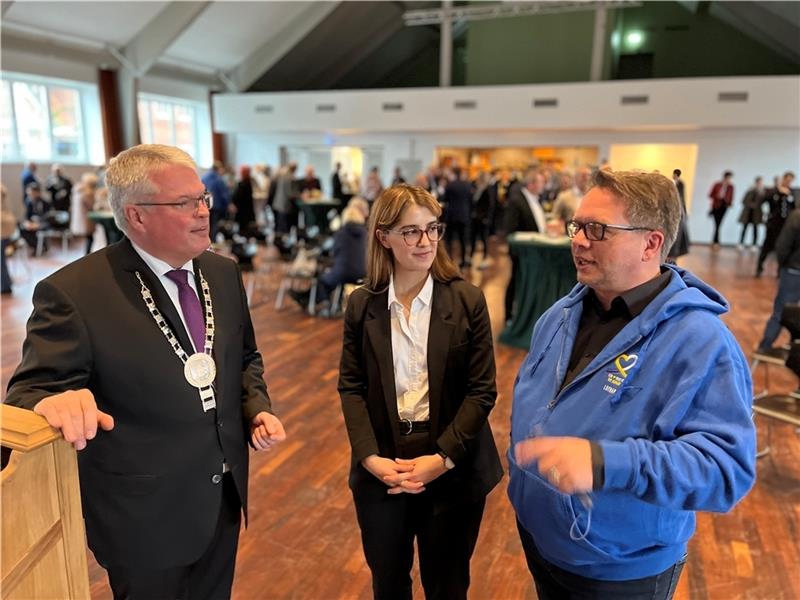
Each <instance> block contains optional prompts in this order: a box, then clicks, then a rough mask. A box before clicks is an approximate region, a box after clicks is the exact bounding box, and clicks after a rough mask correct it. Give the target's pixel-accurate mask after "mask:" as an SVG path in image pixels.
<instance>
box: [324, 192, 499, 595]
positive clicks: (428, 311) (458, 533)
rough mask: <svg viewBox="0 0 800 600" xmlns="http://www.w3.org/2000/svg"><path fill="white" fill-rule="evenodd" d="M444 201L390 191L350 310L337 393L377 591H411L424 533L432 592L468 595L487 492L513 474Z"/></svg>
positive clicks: (490, 361)
mask: <svg viewBox="0 0 800 600" xmlns="http://www.w3.org/2000/svg"><path fill="white" fill-rule="evenodd" d="M441 212H442V211H441V207H440V206H439V204H438V203H437V202H436V200H435V198H434V197H433V196H432V195H431V194H430V193H429V192H427V191H425V190H423V189H422V188H420V187H417V186H409V185H397V186H393V187H391V188H388V189H386V190H384V191H383V193H382V194H381V195H380V196H379V197H378V199H377V200H376V201H375V204H374V206H373V208H372V215H371V217H370V223H369V229H368V240H369V241H368V253H367V279H366V284H365V285H364V286H363V287H361V288H358V289H357V290H356V291H355V292H353V294H352V295H351V296H350V300H349V302H348V305H347V312H346V314H345V324H344V339H343V347H342V361H341V368H340V373H339V394H340V396H341V401H342V410H343V412H344V418H345V424H346V426H347V433H348V435H349V439H350V445H351V449H352V462H351V467H350V478H349V482H350V489H351V491H352V493H353V499H354V503H355V508H356V515H357V518H358V523H359V526H360V528H361V539H362V543H363V547H364V554H365V556H366V560H367V564H368V565H369V568H370V570H371V572H372V588H373V592H374V596H375V598H376V599H385V598H402V599H410V598H411V597H412V596H411V590H412V586H411V577H410V571H411V566H412V563H413V559H414V539H415V538H416V540H417V546H418V548H419V565H420V575H421V578H422V586H423V588H424V590H425V596H426V597H427V598H429V599H443V600H444V599H447V600H459V599H465V598H466V597H467V588H468V587H469V562H470V558H471V556H472V553H473V551H474V549H475V543H476V541H477V539H478V531H479V529H480V523H481V518H482V516H483V509H484V505H485V499H486V495H487V494H488V493H489V492H490V491H491V490H492V488H494V486H495V485H496V484H497V482H498V481H499V480H500V478H501V477H502V467H501V466H500V461H499V458H498V455H497V448H496V447H495V444H494V439H493V437H492V432H491V430H490V428H489V422H488V417H489V413H490V412H491V410H492V408H493V407H494V404H495V398H496V395H497V392H496V388H495V365H494V354H493V351H492V332H491V326H490V323H489V313H488V310H487V308H486V301H485V299H484V296H483V292H482V291H481V290H480V289H478V288H476V287H474V286H473V285H471V284H469V283H467V282H466V281H464V280H463V279H462V278H461V276H460V274H459V270H458V268H457V267H456V266H455V265H454V264H453V262H452V261H451V260H450V258H448V256H447V253H446V252H445V249H444V247H443V246H442V245H441V243H440V241H441V239H442V235H443V234H444V224H443V223H441V222H440V221H439V217H440V215H441Z"/></svg>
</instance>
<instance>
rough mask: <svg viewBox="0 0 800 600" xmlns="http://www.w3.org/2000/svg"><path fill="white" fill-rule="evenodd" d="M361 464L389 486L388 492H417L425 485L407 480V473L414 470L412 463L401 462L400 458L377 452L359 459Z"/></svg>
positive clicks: (422, 489)
mask: <svg viewBox="0 0 800 600" xmlns="http://www.w3.org/2000/svg"><path fill="white" fill-rule="evenodd" d="M361 464H362V466H363V467H364V468H365V469H366V470H367V471H369V472H370V473H372V474H373V475H374V476H375V477H377V478H378V479H380V480H381V481H382V482H383V483H385V484H386V485H388V486H389V493H390V494H402V493H408V494H419V493H420V492H424V491H425V486H424V485H423V484H422V483H419V482H413V481H409V475H410V473H411V472H412V471H413V470H414V465H413V464H401V463H400V460H397V461H394V460H392V459H391V458H383V457H382V456H378V455H377V454H373V455H371V456H368V457H367V458H365V459H364V460H362V461H361Z"/></svg>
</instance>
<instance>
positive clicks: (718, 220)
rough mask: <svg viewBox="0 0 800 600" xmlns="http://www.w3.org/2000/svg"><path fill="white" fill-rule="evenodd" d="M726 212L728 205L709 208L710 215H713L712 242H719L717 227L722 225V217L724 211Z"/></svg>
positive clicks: (723, 216)
mask: <svg viewBox="0 0 800 600" xmlns="http://www.w3.org/2000/svg"><path fill="white" fill-rule="evenodd" d="M726 212H728V207H727V206H726V205H724V204H723V205H722V206H720V207H718V208H714V209H712V210H711V216H712V217H714V243H715V244H719V228H720V225H722V219H724V218H725V213H726Z"/></svg>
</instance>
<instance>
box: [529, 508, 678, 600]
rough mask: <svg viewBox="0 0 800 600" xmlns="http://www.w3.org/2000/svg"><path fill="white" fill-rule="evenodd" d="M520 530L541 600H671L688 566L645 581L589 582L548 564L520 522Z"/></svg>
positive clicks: (590, 580) (673, 566)
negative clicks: (684, 569)
mask: <svg viewBox="0 0 800 600" xmlns="http://www.w3.org/2000/svg"><path fill="white" fill-rule="evenodd" d="M517 529H518V530H519V537H520V540H521V541H522V548H523V550H525V558H526V560H527V561H528V569H529V570H530V572H531V575H533V583H534V585H535V586H536V594H537V595H538V596H539V600H623V599H624V600H670V599H671V598H672V596H673V595H674V594H675V589H676V588H677V587H678V580H679V579H680V577H681V571H682V570H683V565H684V563H685V562H686V559H685V558H684V559H683V560H680V561H678V562H677V563H675V564H674V565H672V566H671V567H670V568H668V569H667V570H666V571H663V572H661V573H659V574H658V575H653V576H652V577H644V578H642V579H631V580H629V581H603V580H600V579H589V578H588V577H581V576H580V575H576V574H575V573H570V572H569V571H565V570H564V569H560V568H559V567H557V566H555V565H553V564H551V563H549V562H547V561H546V560H545V559H544V558H542V556H541V555H540V554H539V551H538V550H537V549H536V545H535V544H534V542H533V537H532V536H531V534H530V533H528V532H527V530H526V529H525V528H524V527H523V526H522V524H520V522H519V521H517Z"/></svg>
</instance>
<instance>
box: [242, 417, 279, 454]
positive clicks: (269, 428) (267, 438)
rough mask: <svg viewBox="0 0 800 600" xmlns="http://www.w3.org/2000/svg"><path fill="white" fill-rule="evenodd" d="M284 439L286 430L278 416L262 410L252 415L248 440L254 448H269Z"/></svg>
mask: <svg viewBox="0 0 800 600" xmlns="http://www.w3.org/2000/svg"><path fill="white" fill-rule="evenodd" d="M285 439H286V432H285V431H284V430H283V424H282V423H281V422H280V420H279V419H278V417H276V416H275V415H273V414H271V413H268V412H266V411H262V412H260V413H258V414H257V415H256V416H255V417H253V421H252V423H251V424H250V441H251V442H252V443H253V447H254V448H255V449H256V450H267V451H269V450H271V449H272V447H273V446H274V445H275V444H277V443H279V442H282V441H283V440H285Z"/></svg>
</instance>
